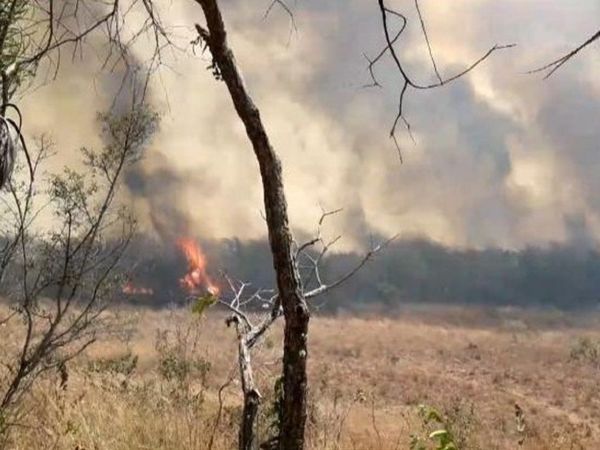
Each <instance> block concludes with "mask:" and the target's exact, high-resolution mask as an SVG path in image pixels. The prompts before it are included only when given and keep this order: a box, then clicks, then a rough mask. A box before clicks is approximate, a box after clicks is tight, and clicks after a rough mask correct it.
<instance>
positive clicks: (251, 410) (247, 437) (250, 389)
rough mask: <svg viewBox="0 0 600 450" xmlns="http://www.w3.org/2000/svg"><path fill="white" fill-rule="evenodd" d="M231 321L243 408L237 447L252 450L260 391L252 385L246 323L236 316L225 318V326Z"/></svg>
mask: <svg viewBox="0 0 600 450" xmlns="http://www.w3.org/2000/svg"><path fill="white" fill-rule="evenodd" d="M232 323H234V324H235V326H236V331H237V338H238V362H239V368H240V377H241V379H242V392H243V394H244V409H243V411H242V419H241V424H240V436H239V449H240V450H254V449H255V448H257V439H256V418H257V416H258V407H259V405H260V398H261V397H260V392H258V389H256V387H255V385H254V376H253V375H252V365H251V363H250V348H249V346H248V331H249V330H248V329H247V327H246V324H242V323H240V319H239V317H237V316H233V317H230V318H229V319H227V326H229V325H231V324H232Z"/></svg>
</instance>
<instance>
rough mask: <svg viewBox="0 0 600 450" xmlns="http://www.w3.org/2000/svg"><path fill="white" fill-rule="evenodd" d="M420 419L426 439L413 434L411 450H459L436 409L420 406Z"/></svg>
mask: <svg viewBox="0 0 600 450" xmlns="http://www.w3.org/2000/svg"><path fill="white" fill-rule="evenodd" d="M419 418H420V419H421V421H422V426H423V431H424V434H425V437H424V436H423V435H420V434H413V435H412V436H411V441H410V449H411V450H458V446H457V445H456V443H455V442H454V436H453V434H452V432H451V431H450V429H449V428H450V427H449V426H448V424H447V423H446V420H445V419H444V417H443V416H442V414H440V413H439V412H438V411H437V410H436V409H435V408H432V407H430V406H426V405H419ZM432 428H433V430H432Z"/></svg>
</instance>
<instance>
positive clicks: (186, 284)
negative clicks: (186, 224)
mask: <svg viewBox="0 0 600 450" xmlns="http://www.w3.org/2000/svg"><path fill="white" fill-rule="evenodd" d="M177 246H178V247H179V249H180V250H181V251H182V252H183V254H184V255H185V258H186V259H187V262H188V273H186V274H185V276H184V277H182V278H180V279H179V284H180V285H181V287H182V288H183V289H185V290H186V291H187V292H189V293H190V294H197V293H198V292H200V291H202V290H206V291H208V292H209V293H211V294H212V295H218V294H219V288H218V286H217V285H216V284H215V283H214V282H213V280H212V279H211V278H210V276H209V275H208V274H207V273H206V256H205V255H204V253H203V252H202V249H201V248H200V246H199V245H198V244H197V243H196V242H195V241H194V240H193V239H189V238H182V239H179V240H178V241H177Z"/></svg>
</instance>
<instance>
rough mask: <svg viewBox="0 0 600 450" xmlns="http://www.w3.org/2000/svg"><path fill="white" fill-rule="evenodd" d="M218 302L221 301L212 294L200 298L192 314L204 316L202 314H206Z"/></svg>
mask: <svg viewBox="0 0 600 450" xmlns="http://www.w3.org/2000/svg"><path fill="white" fill-rule="evenodd" d="M218 300H219V299H218V298H217V297H216V296H215V295H213V294H211V293H208V294H206V295H203V296H202V297H198V299H197V300H196V302H195V303H194V306H192V313H194V314H198V315H199V316H202V314H204V311H206V309H208V308H210V307H211V306H212V305H214V304H215V303H217V301H218Z"/></svg>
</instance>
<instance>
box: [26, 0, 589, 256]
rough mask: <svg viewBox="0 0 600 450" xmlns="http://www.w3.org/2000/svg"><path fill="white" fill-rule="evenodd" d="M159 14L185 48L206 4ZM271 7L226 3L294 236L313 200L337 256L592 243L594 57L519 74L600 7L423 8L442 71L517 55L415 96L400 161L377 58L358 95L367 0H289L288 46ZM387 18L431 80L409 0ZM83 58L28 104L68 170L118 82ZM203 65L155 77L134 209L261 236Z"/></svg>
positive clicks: (35, 129) (558, 50)
mask: <svg viewBox="0 0 600 450" xmlns="http://www.w3.org/2000/svg"><path fill="white" fill-rule="evenodd" d="M165 3H168V5H167V6H165V8H166V9H165V10H164V11H163V12H162V14H163V19H164V21H165V23H167V24H168V25H171V26H173V32H174V33H175V34H176V35H177V37H178V39H179V40H180V41H181V43H182V45H186V44H187V43H188V42H189V41H190V40H191V39H193V38H194V32H193V31H192V27H193V23H194V21H196V20H200V18H201V13H200V10H199V7H198V6H197V5H196V4H195V3H194V2H193V1H189V2H184V1H179V2H174V3H171V2H165ZM266 6H268V5H267V3H265V2H249V1H245V2H241V1H234V0H231V1H228V2H223V10H224V14H225V16H226V19H227V20H228V22H229V30H230V33H229V34H230V39H231V41H232V46H233V48H234V50H235V51H236V53H237V58H238V61H239V63H240V66H241V68H242V70H243V72H244V74H245V76H246V81H247V82H248V84H249V87H250V90H251V92H252V93H253V95H254V97H255V100H256V102H257V104H258V105H259V107H260V108H261V112H262V115H263V117H264V119H265V123H266V125H267V127H268V131H269V132H270V133H271V135H272V140H273V143H274V145H275V147H276V149H277V151H278V152H279V153H280V155H281V157H282V160H283V166H284V172H285V181H286V189H287V193H288V196H289V199H288V200H289V204H290V214H291V223H292V224H293V226H294V227H295V228H296V229H297V230H299V231H303V232H310V231H311V230H313V229H314V227H315V225H316V222H317V221H318V218H319V216H320V213H321V210H320V206H319V205H322V206H323V207H325V208H338V207H343V208H344V212H343V213H342V214H340V215H339V216H338V217H337V218H335V219H334V220H332V221H331V222H330V224H329V228H328V230H327V232H328V233H329V234H334V233H335V234H338V233H341V234H343V235H344V243H343V245H342V246H341V247H340V248H345V249H348V248H359V247H361V245H362V244H363V243H364V242H365V241H366V240H367V239H368V238H369V235H370V234H379V235H390V234H395V233H397V232H400V233H401V234H404V235H421V236H425V237H427V238H430V239H433V240H435V241H438V242H440V243H443V244H445V245H449V246H467V247H487V246H499V247H507V248H521V247H524V246H526V245H530V244H544V243H547V242H552V241H569V242H574V241H577V242H579V243H583V244H584V245H586V246H589V245H595V244H596V243H597V241H598V239H599V238H600V177H598V173H599V169H600V148H599V146H600V144H599V143H600V128H599V127H598V126H597V125H598V121H599V119H600V79H599V78H598V76H597V74H598V72H599V70H600V58H599V57H598V50H599V49H598V45H595V46H592V47H590V48H589V49H587V50H586V51H584V52H582V54H581V55H579V56H578V57H577V58H576V59H574V60H573V61H572V62H570V63H569V64H568V65H566V66H565V67H564V68H562V69H561V70H560V71H559V72H558V73H556V74H555V75H554V76H553V77H552V78H551V79H549V80H547V81H542V79H541V76H536V75H526V74H524V73H525V72H526V71H527V70H530V69H532V68H535V67H537V66H539V65H542V64H544V63H545V62H548V61H550V60H552V59H554V58H555V57H557V56H559V55H561V54H562V53H564V52H565V51H566V50H568V49H570V48H572V47H573V46H575V45H577V44H578V43H580V42H581V41H583V40H584V39H585V38H586V37H588V36H589V35H590V34H591V33H592V32H593V31H594V30H595V27H597V18H598V17H600V4H599V3H598V2H597V1H594V0H582V1H577V2H564V1H560V0H552V1H545V2H541V1H522V0H519V1H517V0H507V1H503V2H493V1H491V0H469V1H462V2H435V1H433V0H423V1H422V4H421V7H422V9H423V13H424V15H425V18H426V21H427V25H428V31H429V36H430V39H431V43H432V46H433V51H434V54H435V57H436V59H437V61H438V66H439V68H440V71H441V72H442V75H443V76H448V75H451V74H453V73H456V72H457V71H460V70H462V69H463V68H465V67H467V66H468V65H469V64H470V63H471V62H472V61H473V60H475V59H477V58H478V57H479V56H480V55H481V54H483V53H485V52H486V51H487V49H488V48H489V47H491V46H492V45H494V44H496V43H498V44H505V43H513V42H514V43H517V44H518V47H516V48H515V49H512V50H507V51H503V52H498V53H495V54H494V55H493V56H492V57H491V58H490V59H489V60H488V61H487V62H486V63H485V64H484V65H482V66H480V67H479V68H478V69H477V70H476V71H474V72H472V73H471V74H470V75H469V76H467V77H465V78H464V79H460V80H458V81H456V82H455V83H453V84H451V85H448V86H447V87H444V88H442V89H437V90H433V91H427V92H409V94H408V97H407V102H406V104H405V112H406V115H407V117H408V119H409V120H410V121H411V123H412V126H413V130H414V135H415V139H416V145H415V144H413V143H412V142H411V140H410V139H409V137H408V136H407V135H406V134H405V133H403V132H400V136H401V146H402V150H403V155H404V160H405V163H404V165H400V163H399V161H398V158H397V155H396V153H395V149H394V146H393V143H392V142H391V141H390V140H389V139H388V132H389V128H390V126H391V122H392V120H393V118H394V114H395V108H396V101H397V93H398V92H397V86H398V83H399V81H400V80H399V79H398V77H397V74H396V73H395V71H394V70H393V68H392V66H391V65H390V64H389V62H385V63H384V64H382V65H381V66H379V67H378V69H377V74H378V76H379V79H380V81H381V82H382V84H383V86H384V88H383V89H365V88H363V87H362V86H363V85H364V84H365V83H368V82H369V78H368V72H367V70H366V60H365V59H364V57H363V55H362V54H363V53H365V54H367V55H370V56H373V55H375V54H376V53H377V52H378V50H379V49H380V48H381V47H382V45H383V36H382V30H381V24H380V16H379V15H378V11H377V7H376V2H375V1H365V0H335V1H334V0H331V1H327V2H323V1H318V0H303V1H300V2H297V6H296V9H295V20H296V24H297V26H298V32H297V33H295V32H293V33H292V34H291V38H289V43H288V37H289V22H288V19H287V16H286V15H285V14H284V13H283V12H282V11H281V10H277V9H275V10H273V12H272V14H271V16H270V17H269V18H267V19H266V20H264V19H263V14H264V11H265V8H266ZM394 6H395V7H397V8H398V9H399V10H400V11H402V12H403V13H405V14H406V15H407V16H408V17H409V20H410V22H409V28H408V32H407V34H406V35H405V40H404V41H403V42H402V43H401V44H400V45H399V48H400V49H401V52H402V55H403V57H404V58H405V60H406V63H407V69H408V71H409V72H410V74H411V75H412V77H413V78H415V79H418V80H423V81H427V80H432V79H433V75H434V74H433V71H432V70H431V67H430V62H429V60H428V53H427V49H426V46H425V42H424V40H423V37H422V35H421V33H420V29H419V26H418V19H417V17H416V12H415V10H414V3H413V2H411V1H398V2H395V3H394ZM141 51H142V53H140V59H143V49H141ZM88 58H90V61H89V64H88V61H86V64H79V63H77V64H76V65H71V66H69V65H68V63H67V64H64V65H63V70H62V72H61V73H60V76H59V78H58V80H57V81H56V82H52V83H49V84H48V85H46V86H45V87H43V88H41V89H39V90H36V91H33V92H30V93H28V95H27V98H26V99H25V100H24V108H23V109H24V113H25V114H26V117H28V118H29V119H28V123H27V124H26V129H27V132H28V133H29V134H30V135H35V134H40V133H42V132H44V133H50V134H51V135H52V136H53V138H54V140H55V142H56V143H57V145H58V151H59V154H58V159H57V161H56V162H55V164H56V165H63V164H73V161H74V152H73V151H74V150H76V149H77V148H78V147H80V146H82V145H89V144H95V145H98V144H99V140H98V138H97V137H96V136H97V134H98V133H97V131H98V130H97V126H96V123H95V114H96V112H97V111H98V110H102V109H106V108H107V107H108V106H109V105H110V102H111V96H112V95H113V94H114V92H115V89H116V86H118V80H119V77H118V74H114V75H97V66H99V64H100V63H99V60H92V59H93V58H92V57H91V56H88ZM208 63H209V61H208V59H207V57H206V55H205V56H200V55H199V54H198V55H196V56H194V55H193V54H192V52H191V50H190V49H188V50H187V51H186V52H182V53H177V52H175V55H174V57H173V60H172V61H169V66H168V67H165V68H163V69H162V70H161V72H160V74H159V76H157V77H156V78H155V79H154V82H153V84H152V98H153V100H154V101H155V103H156V105H157V106H158V109H159V111H160V112H161V113H163V115H164V119H163V122H162V126H161V130H160V132H159V134H158V135H157V137H156V139H155V140H154V142H153V144H152V147H151V149H150V150H149V151H148V152H147V154H146V157H145V159H144V160H143V161H142V162H141V163H140V164H139V166H138V167H137V168H136V169H135V170H134V171H132V172H130V173H129V174H128V175H127V180H126V185H127V191H128V193H127V197H128V199H129V200H131V202H132V204H133V205H134V207H135V208H136V209H137V210H138V213H139V215H140V217H141V220H142V223H143V224H144V225H145V227H146V229H147V230H149V231H153V232H155V233H157V234H158V235H159V236H161V237H163V238H165V239H168V240H172V239H173V238H174V237H176V236H179V235H181V234H190V235H193V236H199V237H202V238H206V239H215V238H216V239H219V238H232V237H237V238H240V239H242V240H248V239H260V238H263V237H264V235H265V231H266V228H265V225H264V221H263V219H262V218H261V213H260V212H261V210H262V192H261V187H260V182H259V181H260V180H259V175H258V168H257V165H256V162H255V159H254V155H253V154H252V151H251V148H250V145H249V144H248V142H247V139H246V137H245V134H244V129H243V127H242V125H241V123H240V122H239V120H238V119H237V117H236V116H235V114H234V111H233V108H232V105H231V102H230V99H229V97H228V96H227V94H226V92H225V87H224V85H223V83H219V82H216V81H215V80H214V79H213V78H212V77H211V75H210V72H209V71H207V70H205V68H206V66H207V65H208ZM75 67H76V68H75ZM594 75H596V76H594Z"/></svg>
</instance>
